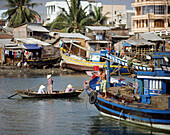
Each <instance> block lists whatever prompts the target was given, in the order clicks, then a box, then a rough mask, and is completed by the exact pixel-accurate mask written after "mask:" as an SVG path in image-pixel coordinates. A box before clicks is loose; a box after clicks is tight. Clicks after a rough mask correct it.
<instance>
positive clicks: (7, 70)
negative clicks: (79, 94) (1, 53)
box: [0, 66, 75, 76]
mask: <svg viewBox="0 0 170 135" xmlns="http://www.w3.org/2000/svg"><path fill="white" fill-rule="evenodd" d="M60 73H66V74H71V73H75V71H73V70H70V69H64V70H61V69H60V68H59V67H57V68H48V69H32V68H18V67H16V66H0V75H10V76H11V75H19V74H20V75H23V74H31V75H47V74H53V75H57V74H60Z"/></svg>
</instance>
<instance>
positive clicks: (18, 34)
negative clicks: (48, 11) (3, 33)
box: [13, 24, 27, 38]
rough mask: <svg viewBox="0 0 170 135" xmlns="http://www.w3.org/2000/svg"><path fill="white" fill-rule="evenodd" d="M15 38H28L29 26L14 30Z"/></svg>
mask: <svg viewBox="0 0 170 135" xmlns="http://www.w3.org/2000/svg"><path fill="white" fill-rule="evenodd" d="M13 34H14V38H27V24H25V25H22V26H19V27H16V28H14V31H13Z"/></svg>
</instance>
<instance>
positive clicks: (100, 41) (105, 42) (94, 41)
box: [88, 40, 112, 44]
mask: <svg viewBox="0 0 170 135" xmlns="http://www.w3.org/2000/svg"><path fill="white" fill-rule="evenodd" d="M88 43H101V44H108V43H112V42H111V41H103V40H93V41H88Z"/></svg>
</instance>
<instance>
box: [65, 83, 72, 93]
mask: <svg viewBox="0 0 170 135" xmlns="http://www.w3.org/2000/svg"><path fill="white" fill-rule="evenodd" d="M65 92H74V88H73V86H72V85H71V84H69V85H68V86H67V88H66V90H65Z"/></svg>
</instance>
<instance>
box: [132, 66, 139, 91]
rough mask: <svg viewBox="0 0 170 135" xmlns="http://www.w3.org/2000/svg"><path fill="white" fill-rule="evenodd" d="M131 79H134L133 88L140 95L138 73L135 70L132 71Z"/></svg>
mask: <svg viewBox="0 0 170 135" xmlns="http://www.w3.org/2000/svg"><path fill="white" fill-rule="evenodd" d="M131 73H132V74H131V76H130V77H131V78H133V88H134V90H135V92H134V93H135V94H138V88H139V80H138V79H137V71H136V70H135V69H133V68H132V69H131Z"/></svg>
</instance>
